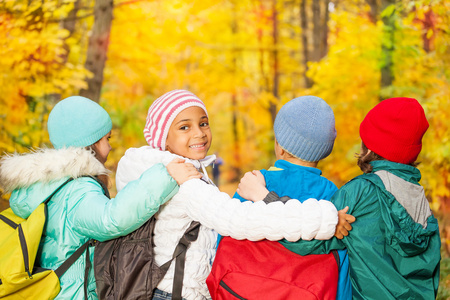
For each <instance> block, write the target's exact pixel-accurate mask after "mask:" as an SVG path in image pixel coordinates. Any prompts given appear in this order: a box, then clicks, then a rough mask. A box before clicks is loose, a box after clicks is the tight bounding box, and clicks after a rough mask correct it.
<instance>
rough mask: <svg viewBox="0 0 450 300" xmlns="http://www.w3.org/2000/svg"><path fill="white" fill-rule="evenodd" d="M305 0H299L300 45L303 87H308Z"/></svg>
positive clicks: (310, 84) (309, 85)
mask: <svg viewBox="0 0 450 300" xmlns="http://www.w3.org/2000/svg"><path fill="white" fill-rule="evenodd" d="M306 1H307V0H301V3H300V26H301V28H302V46H303V68H304V71H303V78H304V80H305V87H307V88H310V87H311V86H312V82H311V80H310V79H309V77H308V76H307V75H306V74H307V73H308V69H309V68H308V61H309V49H308V18H307V14H306Z"/></svg>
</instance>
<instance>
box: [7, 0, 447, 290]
mask: <svg viewBox="0 0 450 300" xmlns="http://www.w3.org/2000/svg"><path fill="white" fill-rule="evenodd" d="M449 25H450V2H449V1H444V0H419V1H406V0H314V1H313V0H284V1H282V0H239V1H238V0H190V1H181V0H128V1H127V0H115V1H113V0H96V1H94V0H45V1H44V0H39V1H37V0H26V1H25V0H0V74H1V76H0V155H5V153H11V152H20V153H22V152H27V151H29V149H33V148H37V147H51V144H50V143H49V139H48V134H47V132H46V121H47V117H48V113H49V111H50V110H51V109H52V107H53V106H54V105H55V104H56V103H57V102H58V101H59V100H60V99H62V98H65V97H68V96H71V95H83V96H86V97H89V98H90V99H92V100H93V101H97V102H99V103H100V104H101V105H102V106H103V107H105V109H106V110H107V111H108V112H109V113H110V115H111V117H112V119H113V123H114V129H113V138H112V139H111V144H112V146H113V152H112V153H111V154H110V157H109V160H108V162H107V164H108V165H107V166H108V167H109V168H110V169H111V170H113V171H114V170H115V167H116V165H117V162H118V161H119V159H120V157H121V156H122V155H123V154H124V152H125V150H126V149H127V148H129V147H140V146H143V145H145V144H146V143H145V139H144V137H143V134H142V130H143V126H144V124H145V118H146V114H147V110H148V108H149V106H150V105H151V103H152V102H153V101H154V100H155V99H156V98H157V97H159V96H160V95H162V94H163V93H165V92H167V91H170V90H172V89H180V88H182V89H188V90H190V91H192V92H193V93H195V94H196V95H198V96H199V97H200V98H201V99H202V100H203V101H204V102H205V104H206V106H207V108H208V112H209V115H210V124H211V127H212V132H213V145H212V147H211V150H210V154H214V153H216V154H217V155H218V156H220V157H221V158H222V159H223V165H221V167H220V170H221V177H220V187H221V188H222V189H223V190H224V191H226V192H228V193H230V194H232V193H233V192H234V188H235V187H236V185H237V182H238V181H239V178H240V177H241V176H242V175H243V174H244V173H245V172H246V171H249V170H252V169H261V168H267V167H268V166H270V165H271V164H273V162H274V154H273V133H272V123H273V121H274V118H275V116H276V112H277V110H278V109H279V108H280V107H281V105H282V104H284V103H286V102H287V101H289V100H291V99H292V98H295V97H298V96H301V95H316V96H319V97H322V98H323V99H325V100H326V101H327V102H328V103H329V104H330V106H331V107H332V108H333V110H334V112H335V116H336V127H337V132H338V136H337V140H336V143H335V147H334V150H333V153H332V154H331V155H330V156H329V157H328V158H327V159H325V160H324V161H323V162H322V163H321V164H320V165H319V168H321V169H322V170H323V174H324V176H326V177H328V178H329V179H331V180H332V181H334V182H335V183H336V184H337V185H338V186H342V185H343V184H344V183H345V182H346V181H348V180H349V179H351V178H352V177H354V176H356V175H359V174H360V173H361V172H360V170H359V168H358V167H357V166H356V160H355V153H357V152H358V151H359V147H360V140H359V135H358V129H359V123H360V122H361V121H362V118H363V117H364V115H365V114H366V113H367V111H368V110H369V109H370V108H372V107H373V106H374V105H376V104H377V103H378V102H379V101H381V100H383V99H386V98H389V97H396V96H404V97H413V98H416V99H418V100H419V102H420V103H421V104H422V105H423V106H424V109H425V112H426V114H427V117H428V120H429V122H430V129H429V130H428V132H427V133H426V135H425V137H424V140H423V143H424V144H423V151H422V153H421V155H420V156H419V160H420V161H421V162H422V163H421V164H420V166H419V169H420V170H421V172H422V177H423V179H422V180H421V183H422V185H423V186H424V187H425V188H426V192H427V196H428V199H429V201H430V205H431V207H432V209H433V211H434V213H435V214H436V215H437V216H438V218H439V221H440V229H441V237H442V263H441V285H440V290H439V295H438V299H450V275H449V273H450V259H449V253H450V217H449V215H450V214H449V212H450V140H449V139H450V69H449V68H448V67H449V62H450V29H449ZM111 178H112V180H114V173H112V175H111ZM0 192H1V191H0ZM112 192H113V194H114V187H112ZM8 197H9V195H4V194H2V197H1V198H2V200H1V201H0V205H1V208H2V209H3V208H5V207H6V206H7V205H8V202H7V199H8Z"/></svg>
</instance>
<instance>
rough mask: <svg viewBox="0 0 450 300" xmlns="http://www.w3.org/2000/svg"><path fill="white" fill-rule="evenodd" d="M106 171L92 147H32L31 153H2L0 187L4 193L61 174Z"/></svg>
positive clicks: (72, 175) (77, 175)
mask: <svg viewBox="0 0 450 300" xmlns="http://www.w3.org/2000/svg"><path fill="white" fill-rule="evenodd" d="M108 173H109V171H108V170H107V169H106V168H105V166H104V165H103V164H102V163H101V162H99V161H98V160H97V159H96V158H95V156H94V153H93V151H91V150H87V149H85V148H64V149H58V150H56V149H48V148H44V149H36V150H34V151H33V152H31V153H27V154H18V153H14V154H12V155H6V156H4V157H3V158H2V159H1V160H0V187H1V188H3V190H4V191H5V193H8V192H11V191H13V190H15V189H17V188H23V187H29V186H31V185H32V184H34V183H36V182H43V183H48V182H51V181H54V180H59V179H61V178H64V177H75V178H76V177H80V176H83V175H91V176H96V175H102V174H108Z"/></svg>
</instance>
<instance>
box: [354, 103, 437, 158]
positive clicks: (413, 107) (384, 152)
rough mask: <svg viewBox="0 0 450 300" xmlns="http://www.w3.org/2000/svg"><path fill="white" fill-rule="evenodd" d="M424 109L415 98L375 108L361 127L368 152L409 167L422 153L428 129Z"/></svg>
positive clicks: (380, 104)
mask: <svg viewBox="0 0 450 300" xmlns="http://www.w3.org/2000/svg"><path fill="white" fill-rule="evenodd" d="M428 126H429V125H428V121H427V119H426V117H425V112H424V111H423V108H422V106H421V105H420V104H419V102H418V101H417V100H416V99H413V98H390V99H386V100H384V101H381V102H380V103H379V104H377V105H376V106H375V107H374V108H372V109H371V110H370V111H369V112H368V113H367V115H366V117H365V118H364V120H363V121H362V123H361V126H360V127H359V135H360V137H361V140H362V141H363V143H364V144H365V145H366V146H367V148H368V149H369V150H371V151H373V152H375V153H376V154H378V155H380V156H382V157H384V158H385V159H387V160H390V161H393V162H397V163H402V164H410V163H413V162H415V161H416V159H417V156H418V155H419V153H420V150H422V136H423V135H424V134H425V132H426V131H427V129H428Z"/></svg>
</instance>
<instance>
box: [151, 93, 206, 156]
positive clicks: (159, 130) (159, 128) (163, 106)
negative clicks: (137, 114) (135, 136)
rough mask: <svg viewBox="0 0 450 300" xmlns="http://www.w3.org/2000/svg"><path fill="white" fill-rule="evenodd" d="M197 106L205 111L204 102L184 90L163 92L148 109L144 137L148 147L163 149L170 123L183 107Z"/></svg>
mask: <svg viewBox="0 0 450 300" xmlns="http://www.w3.org/2000/svg"><path fill="white" fill-rule="evenodd" d="M192 106H198V107H200V108H201V109H203V110H204V111H205V113H206V115H208V112H207V111H206V107H205V104H204V103H203V102H202V100H200V99H199V98H198V97H197V96H195V95H194V94H192V93H191V92H189V91H186V90H173V91H170V92H168V93H165V94H164V95H162V96H161V97H159V98H158V99H156V100H155V101H154V102H153V104H152V105H151V106H150V108H149V109H148V114H147V122H146V123H145V128H144V137H145V140H146V141H147V143H148V144H149V145H150V147H152V148H154V149H159V150H162V151H164V150H165V149H166V139H167V134H168V133H169V128H170V125H172V122H173V120H174V119H175V118H176V116H177V115H178V114H179V113H180V112H182V111H183V110H184V109H186V108H188V107H192Z"/></svg>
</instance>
